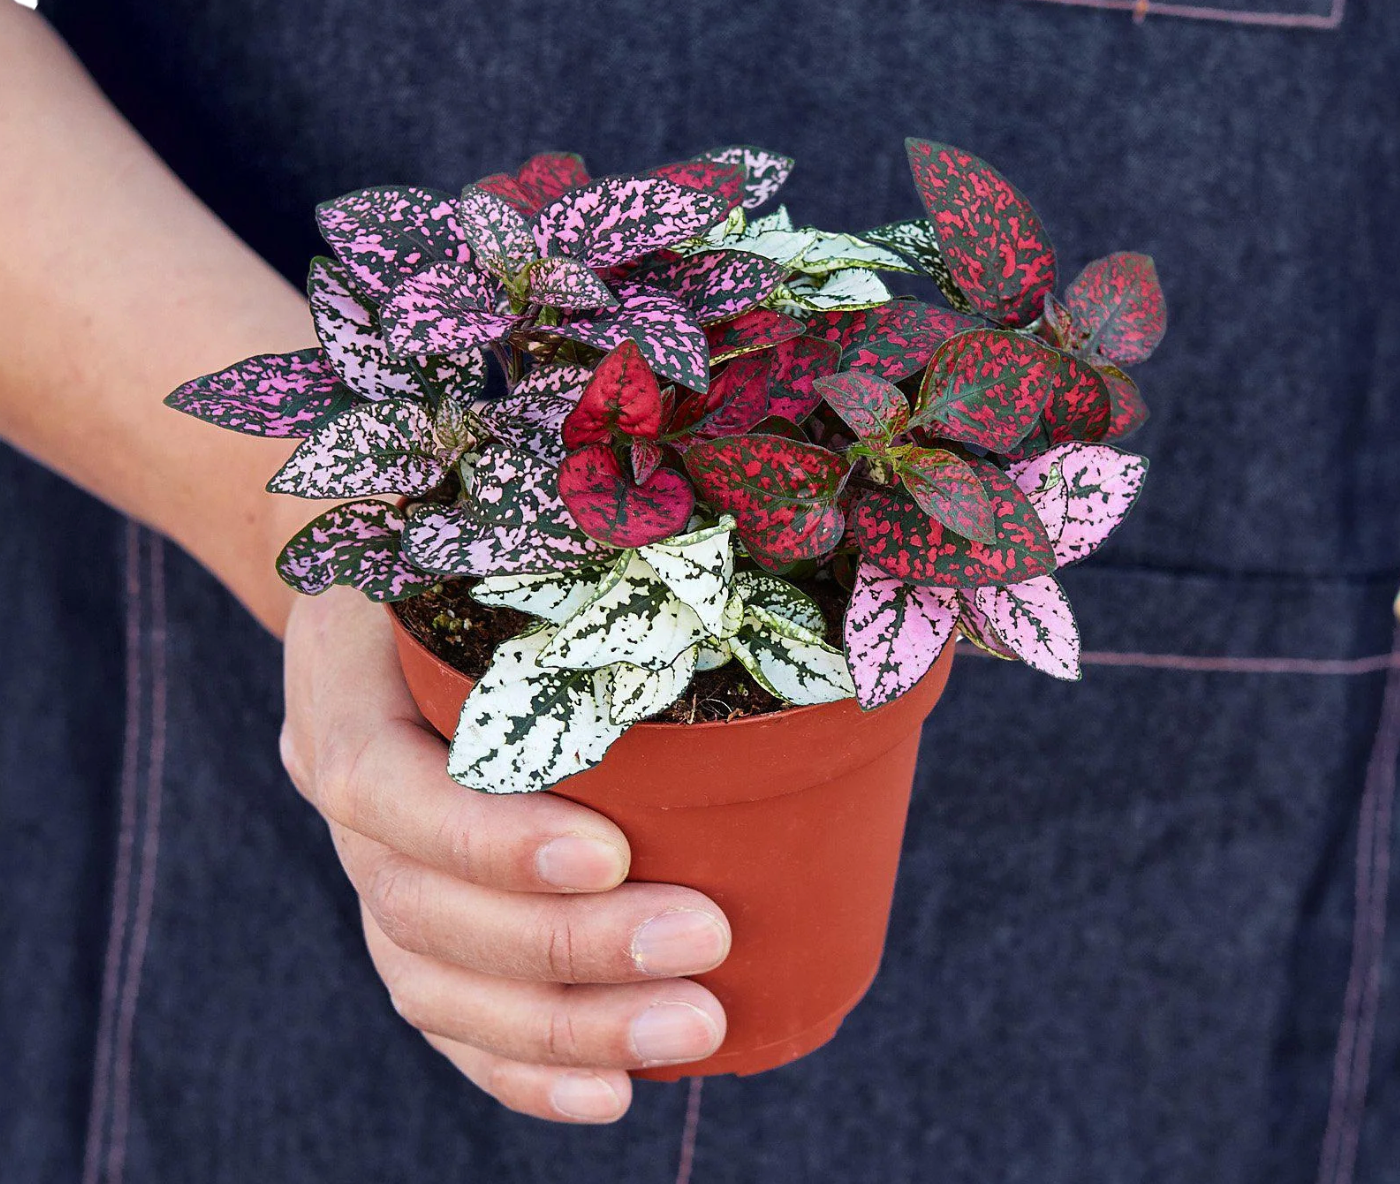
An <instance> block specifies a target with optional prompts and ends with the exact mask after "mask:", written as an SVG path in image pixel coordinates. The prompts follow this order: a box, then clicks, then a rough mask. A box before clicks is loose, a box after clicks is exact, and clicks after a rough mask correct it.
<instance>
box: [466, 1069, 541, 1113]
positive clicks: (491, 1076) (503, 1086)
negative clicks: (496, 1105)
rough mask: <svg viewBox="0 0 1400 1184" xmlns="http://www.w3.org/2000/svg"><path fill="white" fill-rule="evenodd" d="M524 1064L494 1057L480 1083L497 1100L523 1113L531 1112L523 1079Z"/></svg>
mask: <svg viewBox="0 0 1400 1184" xmlns="http://www.w3.org/2000/svg"><path fill="white" fill-rule="evenodd" d="M522 1068H523V1066H521V1065H519V1064H517V1063H516V1062H515V1061H508V1060H505V1059H504V1058H493V1059H492V1061H491V1063H490V1064H489V1065H488V1066H487V1067H486V1070H485V1072H483V1073H482V1075H481V1080H480V1081H479V1082H478V1084H479V1085H480V1086H481V1088H482V1089H484V1090H485V1091H486V1092H487V1093H488V1094H490V1095H491V1096H492V1097H493V1098H495V1099H496V1101H498V1102H500V1103H501V1105H502V1106H505V1107H507V1108H509V1109H511V1110H516V1111H518V1112H519V1113H521V1114H528V1113H530V1107H529V1105H528V1104H527V1099H526V1097H525V1093H526V1091H525V1090H524V1082H523V1080H522V1078H523V1076H524V1074H523V1073H522Z"/></svg>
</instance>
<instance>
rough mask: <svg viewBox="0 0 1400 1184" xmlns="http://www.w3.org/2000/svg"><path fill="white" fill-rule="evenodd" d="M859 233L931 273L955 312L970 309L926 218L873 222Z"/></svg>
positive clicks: (968, 310) (926, 273)
mask: <svg viewBox="0 0 1400 1184" xmlns="http://www.w3.org/2000/svg"><path fill="white" fill-rule="evenodd" d="M860 237H861V238H863V239H866V240H867V241H868V242H872V243H875V244H876V245H877V246H881V247H887V248H889V249H890V250H892V251H894V252H895V253H897V254H899V255H902V256H903V257H904V258H905V259H907V260H908V261H909V262H910V263H912V264H913V265H914V266H915V267H917V268H918V269H919V270H920V271H922V272H923V273H924V274H925V275H927V276H931V277H932V278H933V281H934V282H935V283H936V284H937V285H938V290H939V291H940V292H942V293H943V299H944V300H946V301H947V302H948V303H949V305H951V306H952V307H953V308H955V309H956V310H957V311H958V312H965V313H966V312H971V311H972V305H971V304H970V303H969V302H968V299H967V297H966V296H964V295H963V294H962V289H960V288H959V287H958V285H957V284H956V283H955V282H954V280H953V276H952V273H951V272H950V271H949V270H948V264H947V263H946V262H945V261H944V259H943V252H942V251H941V250H940V249H939V246H938V235H937V233H936V232H935V231H934V229H933V225H932V223H930V222H929V221H928V219H926V218H914V219H910V220H909V221H907V222H892V223H890V224H889V225H888V226H877V227H876V228H875V229H874V230H867V231H865V233H863V234H862V235H861V236H860Z"/></svg>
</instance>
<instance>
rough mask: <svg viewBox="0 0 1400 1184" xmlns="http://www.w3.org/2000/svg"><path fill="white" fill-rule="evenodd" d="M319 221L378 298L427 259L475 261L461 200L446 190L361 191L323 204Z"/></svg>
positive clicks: (349, 267)
mask: <svg viewBox="0 0 1400 1184" xmlns="http://www.w3.org/2000/svg"><path fill="white" fill-rule="evenodd" d="M316 221H317V222H318V223H319V224H320V227H321V233H322V235H323V236H324V237H325V240H326V242H327V243H329V244H330V248H331V250H332V251H334V252H335V257H336V258H337V259H339V260H340V262H341V264H342V265H343V266H344V267H345V269H346V270H347V271H348V272H349V274H350V275H351V276H352V277H353V278H354V281H355V283H356V285H357V286H358V287H359V289H360V290H361V291H362V292H364V293H366V294H367V295H369V296H371V297H373V298H375V299H376V300H383V299H384V298H385V297H386V296H388V295H389V293H390V292H391V291H392V290H393V289H394V287H395V286H396V285H397V284H398V283H399V282H400V281H401V280H403V279H404V278H406V277H407V276H410V275H412V274H413V273H414V272H415V271H418V270H419V269H420V268H422V267H423V266H424V265H426V264H428V263H432V262H434V261H437V260H450V261H452V262H456V263H467V262H469V261H470V259H471V252H470V250H469V249H468V247H467V244H466V241H465V240H464V239H463V237H462V228H461V225H460V223H459V222H458V221H457V209H456V203H455V202H454V201H453V200H452V198H451V197H449V196H448V195H447V194H445V193H434V192H433V191H431V190H428V189H419V188H416V187H415V186H412V185H381V186H378V187H376V188H374V189H361V190H359V191H357V192H355V193H347V194H346V195H345V196H344V197H338V198H336V199H335V200H334V201H327V202H322V203H321V204H320V205H319V206H317V207H316Z"/></svg>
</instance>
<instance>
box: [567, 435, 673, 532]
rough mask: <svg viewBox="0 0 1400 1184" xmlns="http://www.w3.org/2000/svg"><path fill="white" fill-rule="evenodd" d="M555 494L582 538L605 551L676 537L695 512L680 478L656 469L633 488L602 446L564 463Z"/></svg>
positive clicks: (609, 448) (629, 478)
mask: <svg viewBox="0 0 1400 1184" xmlns="http://www.w3.org/2000/svg"><path fill="white" fill-rule="evenodd" d="M559 493H560V495H561V496H562V497H563V499H564V503H565V505H567V506H568V507H569V512H570V513H571V514H572V515H573V518H574V520H575V521H576V522H577V523H578V524H579V526H580V527H581V528H582V529H583V531H584V533H585V534H587V535H588V536H589V537H590V538H594V539H597V540H598V541H599V542H601V543H606V544H607V545H608V546H610V547H644V546H646V545H647V544H648V543H659V542H660V541H661V540H662V539H666V538H669V537H670V536H671V535H673V534H679V533H680V532H681V531H683V530H684V529H685V526H686V523H687V522H689V521H690V515H691V511H692V510H693V509H694V508H695V493H694V491H693V490H692V489H691V487H690V482H689V481H687V480H686V479H685V477H683V476H682V475H681V474H680V473H678V472H676V471H675V470H674V469H665V468H657V469H654V470H653V471H652V472H651V473H650V474H649V475H648V476H647V478H646V480H644V481H640V482H634V481H633V479H632V475H631V474H629V473H626V472H624V471H623V468H622V465H620V464H619V463H618V460H617V456H616V454H615V453H614V452H613V449H612V445H610V444H606V443H604V444H591V445H589V446H588V447H587V448H584V449H581V450H580V451H578V452H571V453H570V454H569V455H568V456H566V457H565V458H564V461H563V463H562V464H561V465H560V466H559Z"/></svg>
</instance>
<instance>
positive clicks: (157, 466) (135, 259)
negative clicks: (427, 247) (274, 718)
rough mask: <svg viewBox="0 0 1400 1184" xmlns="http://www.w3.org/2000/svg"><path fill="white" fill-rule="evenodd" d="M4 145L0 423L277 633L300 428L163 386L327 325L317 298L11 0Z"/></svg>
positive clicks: (2, 105) (295, 342)
mask: <svg viewBox="0 0 1400 1184" xmlns="http://www.w3.org/2000/svg"><path fill="white" fill-rule="evenodd" d="M0 161H3V162H4V164H3V167H0V243H3V244H4V249H3V250H2V251H0V437H3V438H4V439H6V440H8V441H9V442H10V443H12V444H14V445H15V446H16V447H18V448H20V449H21V450H22V451H24V452H26V453H28V454H29V455H30V456H32V457H34V458H36V459H37V460H39V461H40V462H42V463H43V464H45V465H47V466H49V467H50V468H53V469H55V470H57V471H58V472H60V473H62V474H63V475H64V476H66V477H68V478H69V479H71V480H72V481H74V482H76V483H77V484H79V485H81V486H83V487H84V488H86V489H88V490H89V491H91V492H92V493H94V494H96V495H97V496H98V497H100V498H102V499H103V500H104V501H106V502H109V503H110V504H112V505H113V506H116V507H117V508H119V509H121V510H123V511H125V512H126V513H128V514H130V515H132V516H133V517H135V518H138V519H140V520H141V521H143V522H145V523H147V524H148V525H150V526H151V527H153V528H155V529H156V530H159V531H161V532H162V533H164V534H167V535H169V536H170V537H171V538H172V539H174V540H175V541H176V542H177V543H179V544H180V545H181V546H183V547H184V548H185V549H186V550H188V551H189V552H190V553H191V554H193V555H194V556H195V557H196V558H197V559H199V560H200V561H201V562H202V563H204V565H205V566H206V567H208V568H209V569H210V570H211V571H212V572H213V573H214V574H215V575H216V576H217V577H218V578H219V579H220V580H222V581H223V582H224V583H225V584H226V585H227V586H228V587H229V588H230V589H231V590H232V591H233V592H234V594H235V595H237V596H238V597H239V598H240V599H241V600H242V601H243V603H244V604H245V605H247V607H248V608H249V610H250V611H252V612H253V613H254V614H255V615H256V616H257V617H258V618H259V619H260V620H261V621H262V622H263V623H264V624H265V625H267V626H268V628H270V629H272V630H273V631H274V632H276V633H278V634H280V633H281V630H282V627H283V624H284V622H285V619H286V614H287V611H288V608H289V606H290V602H291V593H290V591H289V590H288V589H286V588H285V587H284V586H283V585H282V584H281V582H280V581H279V580H278V579H277V576H276V574H275V572H274V570H273V559H274V556H275V554H276V550H277V548H278V547H279V546H280V545H281V543H282V542H283V541H285V539H286V538H287V537H288V536H289V535H290V534H291V533H292V532H293V531H294V530H295V529H296V527H297V526H298V525H300V524H301V523H303V522H305V521H306V520H307V519H308V518H310V517H311V516H312V513H313V511H312V510H311V508H310V507H309V506H308V505H307V504H305V503H297V502H295V501H293V500H292V499H288V498H285V497H276V496H274V495H271V494H267V493H264V492H263V486H264V483H265V482H266V481H267V479H268V477H269V476H270V475H271V474H272V473H273V472H274V471H275V470H276V469H277V467H278V466H279V465H280V464H281V462H282V461H283V460H284V459H285V457H286V455H287V454H288V452H289V451H290V449H291V447H292V443H293V442H288V441H278V440H261V439H254V438H250V437H246V436H240V435H237V434H235V433H232V432H225V431H220V430H218V429H216V428H212V427H210V426H208V425H207V424H203V423H200V422H198V421H196V420H193V419H189V418H187V417H185V416H183V415H180V414H178V413H177V412H174V411H172V410H170V409H169V408H167V407H165V406H163V405H162V402H161V400H162V398H163V397H164V396H165V394H166V393H167V392H169V391H170V390H171V389H172V388H174V387H175V386H177V385H179V384H180V383H181V382H183V381H185V380H186V379H188V378H192V377H194V376H195V375H197V374H202V373H205V372H207V371H211V370H217V369H220V368H222V367H224V366H226V365H228V364H229V363H231V362H233V361H236V360H238V359H239V358H243V357H246V356H248V355H251V354H256V353H266V352H278V351H287V350H294V349H301V348H303V347H305V346H307V345H310V344H314V342H315V336H314V333H313V331H312V327H311V321H310V318H309V316H308V314H307V311H306V304H305V301H304V300H303V299H302V298H301V296H300V295H299V293H297V291H296V290H295V289H294V288H292V287H291V286H289V285H288V284H287V283H286V282H285V281H284V280H283V279H282V278H281V277H280V276H278V275H277V274H276V273H275V272H273V271H272V269H271V268H269V267H268V266H267V265H266V264H265V263H264V262H263V261H262V260H261V259H259V258H258V256H257V255H255V254H254V253H253V252H252V251H251V250H249V249H248V248H247V247H246V246H244V244H243V243H241V242H240V241H239V240H238V239H237V238H236V237H235V236H234V235H233V234H232V233H231V232H230V231H229V230H228V229H227V228H226V227H225V226H224V225H223V224H222V223H221V222H220V221H219V220H218V219H217V218H215V217H214V215H213V214H212V213H210V212H209V210H208V209H206V208H205V207H204V206H203V205H201V204H200V203H199V202H198V201H197V200H196V199H195V198H194V197H193V195H192V194H190V193H189V191H188V190H186V189H185V188H184V186H183V185H181V184H180V182H179V181H178V180H177V179H176V178H175V177H174V176H173V175H172V174H171V173H170V172H169V170H168V169H167V168H166V167H165V166H164V165H163V164H162V163H161V162H160V160H159V159H158V158H157V157H156V156H155V155H154V153H152V152H151V150H150V149H149V148H148V147H147V146H146V145H145V143H144V142H143V141H142V140H141V139H140V137H138V136H137V135H136V134H135V132H134V131H133V130H132V129H131V128H130V127H129V126H128V125H127V124H126V123H125V122H124V121H123V120H122V119H121V117H120V116H119V115H117V113H116V112H115V111H113V110H112V108H111V107H110V106H109V104H108V103H107V102H106V100H105V99H104V98H103V97H102V95H101V94H100V93H99V92H98V91H97V89H96V87H95V86H94V85H93V83H92V82H91V81H90V80H89V79H88V77H87V76H86V74H85V73H84V72H83V70H82V68H81V67H80V66H79V65H78V64H77V63H76V62H75V61H74V60H73V58H72V57H71V55H70V54H69V53H68V51H67V50H66V48H65V47H64V46H63V45H62V43H61V42H60V41H59V40H58V38H57V37H56V36H55V35H54V34H53V33H52V32H51V31H50V30H49V28H48V26H47V25H45V24H44V23H43V22H42V21H41V20H39V19H38V18H37V17H35V16H34V15H33V14H32V13H29V12H26V11H25V10H23V9H21V8H19V7H18V6H17V5H13V4H9V3H6V2H3V0H0Z"/></svg>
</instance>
